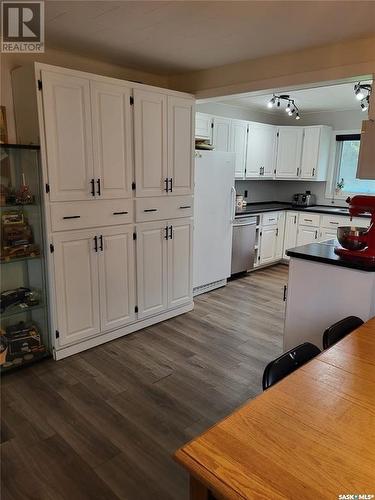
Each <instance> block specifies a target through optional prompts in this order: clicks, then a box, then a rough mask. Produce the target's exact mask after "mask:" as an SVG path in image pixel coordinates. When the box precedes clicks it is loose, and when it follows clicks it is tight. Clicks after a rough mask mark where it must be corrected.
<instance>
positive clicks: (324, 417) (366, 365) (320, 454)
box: [174, 318, 375, 500]
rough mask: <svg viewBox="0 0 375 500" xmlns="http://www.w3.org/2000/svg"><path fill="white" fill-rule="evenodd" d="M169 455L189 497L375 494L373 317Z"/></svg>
mask: <svg viewBox="0 0 375 500" xmlns="http://www.w3.org/2000/svg"><path fill="white" fill-rule="evenodd" d="M174 457H175V460H176V461H177V462H179V463H180V464H181V465H182V466H183V467H185V468H186V469H187V470H188V472H189V474H190V498H191V499H195V500H198V499H199V500H205V499H208V498H212V496H213V497H214V498H217V499H242V498H246V499H272V500H274V499H296V500H297V499H298V500H308V499H314V500H317V499H326V498H327V499H345V495H368V496H367V497H366V496H363V497H362V498H364V499H366V498H367V499H368V500H369V499H371V498H375V496H374V497H372V496H371V495H375V318H372V319H371V320H369V321H367V323H365V324H363V325H362V326H361V327H359V328H358V329H357V330H355V331H354V332H352V333H351V334H349V335H348V336H346V337H345V338H344V339H342V340H341V341H339V342H338V343H337V344H335V345H334V346H332V347H331V348H329V349H327V350H325V351H324V352H322V353H321V354H320V355H318V356H317V357H316V358H314V359H313V360H312V361H310V362H309V363H307V364H305V365H303V366H302V367H300V368H299V369H298V370H297V371H295V372H294V373H292V374H291V375H289V376H288V377H286V378H284V379H283V380H281V381H280V382H279V383H277V384H275V385H274V386H272V387H271V388H269V389H268V390H267V391H265V392H263V393H262V394H260V395H259V396H258V397H256V398H255V399H253V400H252V401H249V402H247V403H245V404H244V405H243V406H241V407H240V408H239V409H237V410H236V411H235V412H234V413H232V414H231V415H229V416H228V417H226V418H225V419H224V420H222V421H220V422H219V423H217V424H216V425H214V426H213V427H211V428H210V429H209V430H207V431H206V432H205V433H203V434H202V435H200V436H199V437H197V438H195V439H193V440H192V441H191V442H189V443H188V444H186V445H185V446H183V447H182V448H180V449H179V450H178V451H177V452H176V453H175V455H174ZM346 498H349V497H346ZM351 498H355V497H351ZM357 498H361V497H360V496H358V497H357Z"/></svg>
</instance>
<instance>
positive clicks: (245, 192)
mask: <svg viewBox="0 0 375 500" xmlns="http://www.w3.org/2000/svg"><path fill="white" fill-rule="evenodd" d="M243 196H244V198H247V189H245V191H244V192H243Z"/></svg>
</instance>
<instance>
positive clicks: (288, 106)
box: [285, 101, 291, 113]
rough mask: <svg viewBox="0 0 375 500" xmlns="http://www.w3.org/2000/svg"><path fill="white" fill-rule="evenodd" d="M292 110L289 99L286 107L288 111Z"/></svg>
mask: <svg viewBox="0 0 375 500" xmlns="http://www.w3.org/2000/svg"><path fill="white" fill-rule="evenodd" d="M290 110H291V107H290V101H288V104H287V105H286V108H285V111H286V112H287V113H289V111H290Z"/></svg>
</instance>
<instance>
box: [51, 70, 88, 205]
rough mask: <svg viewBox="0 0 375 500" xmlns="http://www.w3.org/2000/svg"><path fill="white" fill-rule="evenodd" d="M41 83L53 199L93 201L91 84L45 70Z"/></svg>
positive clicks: (80, 79)
mask: <svg viewBox="0 0 375 500" xmlns="http://www.w3.org/2000/svg"><path fill="white" fill-rule="evenodd" d="M42 81H43V108H44V122H45V127H44V129H45V139H46V150H47V164H48V179H49V184H50V199H51V201H68V200H87V199H91V198H93V195H92V193H91V188H92V186H91V180H92V179H93V177H94V167H93V152H92V131H91V110H90V82H89V80H87V79H85V78H78V77H75V76H70V75H64V74H61V73H54V72H51V71H42Z"/></svg>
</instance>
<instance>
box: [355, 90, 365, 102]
mask: <svg viewBox="0 0 375 500" xmlns="http://www.w3.org/2000/svg"><path fill="white" fill-rule="evenodd" d="M355 96H356V98H357V99H358V101H361V100H362V99H363V98H364V97H365V94H364V93H363V92H362V90H361V89H358V91H357V92H356V93H355Z"/></svg>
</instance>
